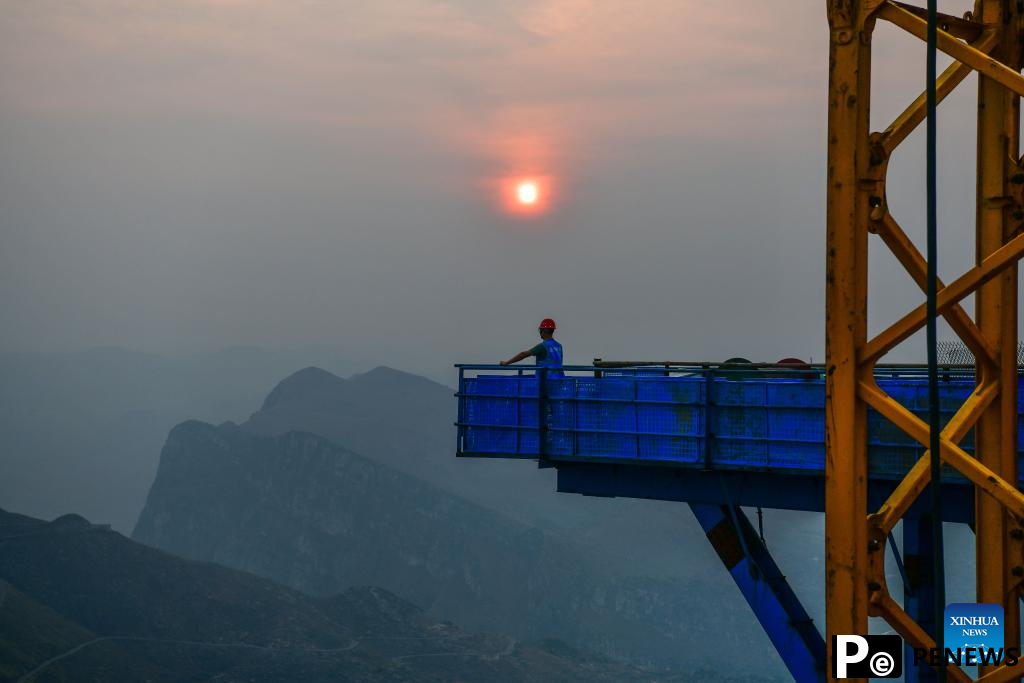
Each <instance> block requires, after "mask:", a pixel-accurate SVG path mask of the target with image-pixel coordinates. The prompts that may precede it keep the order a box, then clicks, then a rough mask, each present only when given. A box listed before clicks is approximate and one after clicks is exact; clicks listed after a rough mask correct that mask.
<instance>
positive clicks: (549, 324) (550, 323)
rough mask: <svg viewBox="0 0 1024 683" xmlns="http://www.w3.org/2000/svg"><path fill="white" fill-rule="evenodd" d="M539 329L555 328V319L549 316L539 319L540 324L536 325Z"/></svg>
mask: <svg viewBox="0 0 1024 683" xmlns="http://www.w3.org/2000/svg"><path fill="white" fill-rule="evenodd" d="M537 329H540V330H553V329H555V321H554V320H552V319H551V318H544V319H543V320H541V321H540V325H538V326H537Z"/></svg>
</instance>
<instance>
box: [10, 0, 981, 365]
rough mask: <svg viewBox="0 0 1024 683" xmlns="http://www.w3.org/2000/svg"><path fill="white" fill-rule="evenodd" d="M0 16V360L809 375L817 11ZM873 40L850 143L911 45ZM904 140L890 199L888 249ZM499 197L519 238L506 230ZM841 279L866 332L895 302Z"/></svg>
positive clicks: (100, 9)
mask: <svg viewBox="0 0 1024 683" xmlns="http://www.w3.org/2000/svg"><path fill="white" fill-rule="evenodd" d="M0 5H2V10H3V12H2V16H3V19H2V20H0V240H2V244H0V326H2V329H3V330H4V334H3V338H2V340H0V343H2V346H3V347H4V348H8V349H40V348H42V349H49V348H60V349H66V348H84V347H91V346H97V345H117V346H124V347H128V348H134V349H142V350H155V351H195V350H204V349H213V348H219V347H224V346H231V345H240V344H241V345H252V346H265V347H303V346H318V347H333V348H339V349H342V350H343V351H351V352H352V353H354V354H358V355H360V356H365V357H370V358H373V359H374V360H375V361H376V362H386V363H389V364H391V365H396V366H398V367H405V368H409V369H418V370H425V369H427V368H435V369H436V368H437V367H438V366H439V365H444V364H448V363H451V362H454V361H456V360H464V361H492V360H497V359H499V358H503V357H507V356H509V355H511V353H513V352H515V351H517V350H519V349H521V348H523V347H524V346H526V345H528V344H530V343H532V342H533V340H534V338H535V331H534V329H535V327H536V324H537V321H539V319H540V318H542V317H546V316H552V317H554V318H556V319H557V320H558V321H559V324H560V326H561V328H562V329H561V334H560V337H561V339H562V340H563V342H564V343H565V344H566V349H567V355H568V359H569V360H570V361H573V362H585V361H587V360H589V359H590V358H592V357H593V356H595V355H597V356H603V357H605V358H666V357H670V358H675V359H710V360H720V359H724V358H726V357H728V356H732V355H745V356H748V357H752V358H754V359H755V360H775V359H777V358H779V357H781V356H784V355H796V356H802V357H804V358H807V357H811V356H813V357H814V359H815V360H822V357H823V349H824V332H823V327H824V235H825V231H824V215H825V211H824V189H825V111H826V85H827V68H828V67H827V65H828V60H827V48H828V34H827V26H826V22H825V7H824V3H823V2H821V0H790V1H788V2H773V3H758V2H751V1H750V0H746V1H743V2H740V1H738V0H723V1H721V2H715V3H706V2H689V1H685V0H649V1H645V2H636V1H635V0H629V1H626V0H621V1H612V0H603V1H600V2H598V1H596V0H595V1H589V0H554V1H550V2H538V1H530V0H526V1H523V0H517V1H515V2H512V1H510V0H508V1H506V0H453V1H450V2H439V1H438V2H435V1H431V0H394V1H392V0H372V1H367V2H357V1H345V2H340V1H335V2H302V1H292V0H288V1H285V0H276V1H270V0H245V1H243V0H175V1H174V2H167V1H166V0H160V1H156V0H81V1H75V0H32V1H31V2H25V1H23V0H0ZM942 5H943V8H944V9H948V10H950V11H956V12H957V13H959V12H961V11H962V10H963V9H964V8H961V7H959V6H958V5H955V4H953V3H942ZM876 41H877V48H876V53H875V65H876V74H877V76H876V78H877V80H876V91H875V98H876V99H875V109H874V112H873V119H874V124H875V126H876V128H882V127H884V126H885V125H886V124H887V123H888V120H889V119H890V118H891V117H892V116H894V115H895V114H896V113H898V111H899V110H900V109H901V108H902V106H903V105H904V104H905V103H906V102H908V101H909V100H910V99H911V98H912V96H913V95H914V94H915V93H914V92H913V91H914V89H915V87H920V86H921V84H923V68H924V59H923V56H924V50H923V46H921V45H920V44H918V43H917V42H915V39H912V38H910V37H909V36H905V35H904V34H901V33H900V32H899V31H898V30H897V29H894V28H892V27H889V26H880V28H879V30H878V31H877V33H876ZM886 65H888V69H887V70H884V71H883V67H885V66H886ZM974 97H975V84H974V81H973V79H972V80H970V81H968V82H967V83H965V84H964V85H963V86H961V90H960V91H959V92H958V93H957V94H955V95H954V96H953V97H951V98H950V100H949V101H948V102H947V103H945V104H944V106H943V108H942V111H941V120H940V133H941V134H942V135H943V136H944V138H946V139H945V140H944V143H943V144H944V146H943V148H942V151H941V159H940V161H941V163H942V164H943V168H942V171H941V174H940V177H941V181H940V182H941V185H942V187H941V193H942V206H941V211H942V218H941V229H942V235H941V240H942V245H943V260H942V262H941V265H940V272H941V273H942V274H943V275H945V276H947V277H953V276H955V275H956V274H957V273H958V272H959V271H960V270H962V269H963V268H965V267H968V266H969V265H970V264H971V263H972V259H973V255H972V253H971V250H972V249H973V243H974V239H973V227H972V222H973V216H974V208H973V206H974V183H973V171H974V160H973V149H972V148H973V144H974V129H973V125H974V124H973V112H974V103H973V99H974ZM923 135H924V131H923V127H922V129H921V130H920V131H918V133H916V134H915V135H914V136H913V137H912V138H911V139H910V141H909V142H908V143H907V145H906V147H905V149H902V150H900V151H899V152H898V155H897V157H895V158H894V160H893V162H892V164H891V167H890V168H891V171H890V188H889V192H890V198H891V200H892V204H893V206H894V212H895V213H896V215H897V218H898V219H899V220H900V221H901V222H903V223H904V224H905V227H906V228H907V229H908V231H909V232H911V234H912V235H913V236H915V237H916V238H918V239H919V240H920V239H921V237H922V236H923V231H922V228H921V220H922V216H923V210H922V209H923V200H924V194H923V178H922V175H921V173H922V167H921V163H920V161H919V158H920V156H921V152H922V150H923ZM521 177H534V178H537V179H539V180H540V181H541V186H542V191H543V193H544V197H543V199H544V200H545V202H546V207H545V209H546V210H545V211H543V212H541V213H540V214H537V215H532V216H524V215H519V214H515V213H510V212H509V211H508V210H507V207H506V206H505V205H504V204H503V198H502V192H503V191H504V189H505V188H506V187H507V183H509V182H512V181H515V180H516V179H518V178H521ZM875 246H876V247H877V246H878V245H875ZM872 253H873V257H874V260H873V262H872V277H873V278H874V284H873V286H874V287H875V289H874V290H873V293H874V295H875V296H874V298H873V299H872V302H871V327H872V329H874V330H878V329H880V328H881V327H882V326H884V325H885V324H887V323H889V322H891V321H892V320H894V319H895V318H896V317H898V316H899V315H901V314H902V313H903V312H904V308H905V307H908V306H911V305H913V304H916V303H918V302H919V301H920V295H919V294H918V293H917V290H916V288H914V286H913V285H912V283H910V281H909V279H908V278H907V277H906V276H905V275H904V274H903V273H902V271H901V270H900V269H899V267H898V266H897V265H895V262H894V260H893V259H891V258H890V257H888V256H887V255H885V254H884V253H883V252H882V251H881V250H880V249H877V248H876V249H874V250H873V252H872ZM883 287H884V289H883ZM903 355H904V356H909V357H912V358H921V357H923V354H922V353H919V352H918V350H917V349H914V348H910V349H907V350H906V351H904V353H903Z"/></svg>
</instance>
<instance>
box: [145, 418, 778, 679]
mask: <svg viewBox="0 0 1024 683" xmlns="http://www.w3.org/2000/svg"><path fill="white" fill-rule="evenodd" d="M134 538H135V539H136V540H139V541H141V542H143V543H146V544H149V545H152V546H155V547H157V548H160V549H163V550H166V551H169V552H172V553H175V554H178V555H182V556H184V557H189V558H194V559H202V560H210V561H214V562H218V563H222V564H225V565H228V566H231V567H235V568H238V569H244V570H246V571H250V572H253V573H256V574H259V575H262V576H267V577H270V578H273V579H275V580H277V581H280V582H282V583H284V584H286V585H289V586H291V587H293V588H297V589H299V590H302V591H305V592H309V593H312V594H316V595H328V594H331V593H334V592H337V591H340V590H343V589H345V588H346V587H348V586H351V585H360V584H374V585H379V586H382V587H384V588H386V589H387V590H390V591H393V592H395V593H397V594H399V595H401V596H403V597H404V598H407V599H409V600H411V601H413V602H414V603H416V604H418V605H422V606H423V607H425V608H426V609H427V611H428V613H429V614H430V615H432V616H434V617H436V618H442V619H448V620H451V621H454V622H456V623H459V624H461V625H464V626H465V627H468V628H472V629H480V630H490V631H504V632H510V633H512V634H513V635H516V636H518V637H522V638H552V637H557V638H561V639H563V640H566V641H568V642H570V643H571V644H573V645H574V646H577V647H585V648H587V649H590V650H593V651H597V652H599V653H601V654H603V655H611V656H615V657H621V658H624V659H628V660H631V661H633V662H650V663H655V664H657V665H661V666H675V667H681V668H683V669H684V670H689V671H692V670H693V669H695V668H696V667H697V666H698V665H699V663H701V662H704V663H708V664H710V663H711V662H713V661H715V660H716V656H715V655H714V654H713V652H717V651H720V650H719V648H721V647H722V646H723V644H725V641H732V642H731V643H728V644H731V645H733V646H734V647H735V651H736V654H735V656H734V657H733V658H732V661H731V662H730V663H729V665H728V666H731V667H732V669H733V670H734V671H742V670H745V669H749V668H750V667H752V666H755V662H756V663H757V664H756V666H758V667H760V669H761V670H764V669H765V665H764V657H765V655H766V654H768V655H769V656H771V651H770V646H769V645H768V644H767V642H766V639H764V636H763V635H762V634H759V633H758V632H757V631H756V630H755V629H756V626H754V625H753V624H751V622H750V620H749V618H747V617H746V614H743V615H742V616H740V615H737V619H736V621H737V623H745V624H747V625H748V626H749V627H752V628H748V629H747V630H746V631H744V630H743V629H723V628H722V627H721V624H722V619H723V611H726V612H727V611H728V610H729V609H730V608H729V607H725V608H723V605H722V601H720V600H709V599H708V594H709V592H712V591H713V592H715V593H720V592H721V590H720V589H719V588H717V587H709V586H708V585H707V584H703V583H701V582H700V581H699V580H688V581H675V582H669V581H666V580H664V579H658V578H651V577H648V576H644V575H643V572H642V571H638V572H636V573H634V574H633V575H631V576H623V575H622V574H621V573H617V572H612V571H607V570H606V569H605V568H604V567H603V566H602V562H601V559H600V556H599V555H596V554H595V553H594V552H593V551H592V550H591V549H588V548H584V547H581V546H576V545H574V544H573V543H572V542H570V541H568V540H567V537H566V536H563V535H561V534H558V533H554V532H551V531H548V530H542V529H540V528H537V527H534V526H530V525H526V524H523V523H520V522H517V521H514V520H510V519H508V518H506V517H504V516H502V515H501V514H498V513H496V512H494V511H493V510H488V509H486V508H484V507H482V506H480V505H477V504H475V503H472V502H469V501H466V500H464V499H461V498H459V497H456V496H453V495H452V494H450V493H448V492H447V491H444V490H442V489H440V488H438V487H436V486H433V485H431V484H428V483H426V482H424V481H422V480H421V479H418V478H416V477H413V476H411V475H408V474H405V473H402V472H399V471H397V470H395V469H394V468H391V467H387V466H384V465H382V464H380V463H378V462H374V461H372V460H370V459H368V458H364V457H362V456H360V455H357V454H355V453H352V452H351V451H349V450H347V449H344V448H341V447H339V446H337V445H335V444H333V443H332V442H330V441H328V440H327V439H324V438H322V437H319V436H315V435H312V434H307V433H299V432H289V433H286V434H283V435H280V436H273V437H261V436H255V435H253V434H252V433H251V432H250V431H249V430H246V429H241V428H239V427H237V426H235V425H230V424H225V425H221V426H219V427H214V426H211V425H207V424H203V423H198V422H189V423H184V424H182V425H179V426H178V427H176V428H175V429H174V430H173V431H172V432H171V434H170V436H169V437H168V440H167V444H166V445H165V447H164V451H163V454H162V457H161V463H160V469H159V472H158V475H157V479H156V481H155V482H154V485H153V487H152V489H151V491H150V495H149V499H148V501H147V504H146V507H145V509H144V511H143V513H142V515H141V517H140V519H139V523H138V526H137V527H136V530H135V533H134ZM640 569H642V568H640ZM738 609H745V606H743V605H739V607H738ZM723 633H726V634H728V635H725V636H723V635H722V634H723ZM758 638H760V639H761V640H763V641H764V642H760V641H758V640H757V639H758ZM695 653H702V654H701V655H698V656H696V657H695ZM769 666H770V665H769Z"/></svg>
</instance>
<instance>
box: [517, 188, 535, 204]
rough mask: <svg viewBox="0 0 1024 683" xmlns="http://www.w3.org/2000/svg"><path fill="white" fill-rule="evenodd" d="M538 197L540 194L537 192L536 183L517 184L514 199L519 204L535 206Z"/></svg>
mask: <svg viewBox="0 0 1024 683" xmlns="http://www.w3.org/2000/svg"><path fill="white" fill-rule="evenodd" d="M539 196H540V192H539V191H538V190H537V184H536V183H532V182H525V183H519V185H518V186H517V187H516V199H518V200H519V203H520V204H525V205H531V204H536V203H537V199H538V197H539Z"/></svg>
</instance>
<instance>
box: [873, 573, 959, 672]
mask: <svg viewBox="0 0 1024 683" xmlns="http://www.w3.org/2000/svg"><path fill="white" fill-rule="evenodd" d="M872 604H873V605H874V607H875V610H877V612H878V615H879V616H880V617H882V618H883V619H885V620H886V621H887V622H888V623H889V625H890V626H892V627H893V629H894V630H895V631H896V632H897V633H899V634H900V635H901V636H903V639H904V640H906V641H907V642H908V643H910V644H911V645H913V646H914V647H915V648H924V649H926V650H931V649H932V648H933V647H935V641H934V640H933V639H932V637H931V636H929V635H928V634H927V633H925V631H924V629H923V628H921V627H920V626H919V625H918V624H917V622H916V621H914V620H913V619H911V618H910V615H909V614H907V613H906V612H904V611H903V608H902V607H900V606H899V604H898V603H897V602H896V601H895V600H893V599H892V596H890V595H889V594H888V593H882V594H881V595H879V596H878V597H876V598H872ZM904 666H907V664H906V663H904ZM946 675H947V676H948V677H949V680H952V681H956V683H971V677H970V676H968V675H967V674H966V673H964V670H963V669H961V668H960V667H958V666H955V665H950V666H948V667H946Z"/></svg>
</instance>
